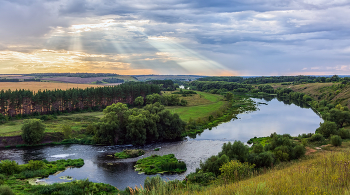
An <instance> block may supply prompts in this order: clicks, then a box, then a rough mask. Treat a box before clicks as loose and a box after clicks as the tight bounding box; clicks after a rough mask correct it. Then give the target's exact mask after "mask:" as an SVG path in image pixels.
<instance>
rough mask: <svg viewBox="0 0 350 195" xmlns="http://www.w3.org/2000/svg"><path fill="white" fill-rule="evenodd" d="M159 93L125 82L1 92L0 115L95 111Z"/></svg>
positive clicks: (156, 89) (151, 86) (150, 87)
mask: <svg viewBox="0 0 350 195" xmlns="http://www.w3.org/2000/svg"><path fill="white" fill-rule="evenodd" d="M154 93H157V94H159V93H160V87H159V85H155V84H147V83H142V82H129V83H124V84H121V85H118V86H110V87H97V88H86V89H74V88H73V89H68V90H60V89H58V90H54V91H49V90H45V91H38V92H36V93H35V92H33V91H30V90H23V89H22V90H16V91H11V90H7V91H4V90H1V91H0V114H2V115H8V116H14V115H19V114H21V115H30V114H38V113H43V114H49V113H55V112H70V111H73V110H95V109H96V108H101V107H105V106H108V105H111V104H113V103H117V102H124V103H128V104H132V103H133V101H134V100H135V98H136V97H139V96H143V97H145V96H147V95H150V94H154Z"/></svg>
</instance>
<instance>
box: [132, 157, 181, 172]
mask: <svg viewBox="0 0 350 195" xmlns="http://www.w3.org/2000/svg"><path fill="white" fill-rule="evenodd" d="M186 170H187V168H186V164H185V163H184V162H182V161H179V160H177V158H175V155H174V154H168V155H163V156H158V155H155V154H154V155H152V156H149V157H146V158H143V159H140V160H138V161H137V162H136V165H135V171H139V173H145V174H147V175H152V174H157V173H182V172H185V171H186Z"/></svg>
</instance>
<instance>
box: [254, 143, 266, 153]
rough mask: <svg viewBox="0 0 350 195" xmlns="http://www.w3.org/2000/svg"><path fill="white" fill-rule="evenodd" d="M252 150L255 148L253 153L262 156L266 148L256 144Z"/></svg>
mask: <svg viewBox="0 0 350 195" xmlns="http://www.w3.org/2000/svg"><path fill="white" fill-rule="evenodd" d="M252 148H253V152H254V153H256V154H260V153H262V152H263V151H264V146H263V145H262V144H260V143H257V144H254V145H253V146H252Z"/></svg>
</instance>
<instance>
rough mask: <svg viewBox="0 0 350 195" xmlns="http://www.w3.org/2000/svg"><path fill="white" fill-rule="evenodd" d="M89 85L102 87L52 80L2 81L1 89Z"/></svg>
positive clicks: (52, 88)
mask: <svg viewBox="0 0 350 195" xmlns="http://www.w3.org/2000/svg"><path fill="white" fill-rule="evenodd" d="M87 87H101V86H99V85H90V84H73V83H52V82H0V90H4V91H6V90H8V89H11V91H16V89H18V90H19V89H29V90H31V91H35V92H37V91H39V89H41V91H43V90H45V89H47V90H55V89H62V90H67V89H70V88H80V89H85V88H87Z"/></svg>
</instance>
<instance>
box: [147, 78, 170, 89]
mask: <svg viewBox="0 0 350 195" xmlns="http://www.w3.org/2000/svg"><path fill="white" fill-rule="evenodd" d="M146 83H149V84H156V85H159V86H160V87H161V89H162V91H174V90H176V87H175V85H174V81H172V80H151V81H146Z"/></svg>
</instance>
